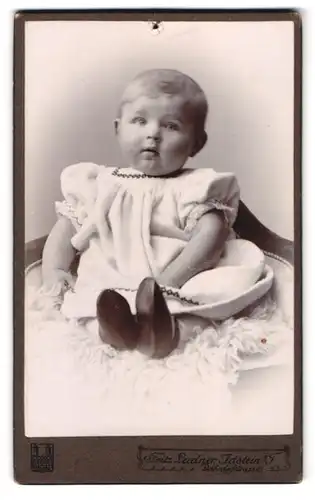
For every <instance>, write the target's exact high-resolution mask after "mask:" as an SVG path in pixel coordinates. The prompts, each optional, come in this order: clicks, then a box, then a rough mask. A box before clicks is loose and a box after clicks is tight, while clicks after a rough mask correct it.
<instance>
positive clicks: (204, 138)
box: [190, 131, 208, 157]
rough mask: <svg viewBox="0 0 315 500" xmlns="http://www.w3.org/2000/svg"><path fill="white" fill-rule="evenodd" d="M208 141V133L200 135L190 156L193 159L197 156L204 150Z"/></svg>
mask: <svg viewBox="0 0 315 500" xmlns="http://www.w3.org/2000/svg"><path fill="white" fill-rule="evenodd" d="M207 140H208V135H207V132H205V131H203V132H202V133H201V134H199V135H198V137H197V138H196V141H195V144H194V147H193V150H192V152H191V155H190V156H191V157H193V156H196V154H197V153H199V151H201V150H202V148H203V147H204V145H205V144H206V142H207Z"/></svg>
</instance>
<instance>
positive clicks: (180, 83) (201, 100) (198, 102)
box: [119, 69, 208, 132]
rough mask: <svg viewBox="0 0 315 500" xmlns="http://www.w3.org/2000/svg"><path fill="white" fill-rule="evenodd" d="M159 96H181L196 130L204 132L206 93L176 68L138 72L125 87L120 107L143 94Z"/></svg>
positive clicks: (120, 110) (120, 109)
mask: <svg viewBox="0 0 315 500" xmlns="http://www.w3.org/2000/svg"><path fill="white" fill-rule="evenodd" d="M143 94H145V95H147V96H149V97H152V98H154V97H158V96H159V95H161V94H168V95H170V96H180V97H182V99H183V105H184V106H185V107H186V109H187V111H188V113H189V116H191V119H192V121H193V122H194V123H195V127H196V132H203V131H204V128H205V121H206V118H207V113H208V102H207V98H206V96H205V93H204V92H203V90H202V89H201V87H200V86H199V85H198V83H197V82H195V80H193V79H192V78H191V77H190V76H188V75H186V74H184V73H182V72H180V71H177V70H174V69H151V70H147V71H144V72H142V73H140V74H138V75H137V76H136V77H135V78H134V79H133V80H132V81H131V82H130V83H129V85H128V86H127V88H126V89H125V91H124V93H123V95H122V99H121V102H120V107H119V116H120V115H121V112H122V109H123V106H124V104H126V103H127V102H132V101H133V100H134V99H136V98H137V97H139V96H141V95H143Z"/></svg>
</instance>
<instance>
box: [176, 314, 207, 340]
mask: <svg viewBox="0 0 315 500" xmlns="http://www.w3.org/2000/svg"><path fill="white" fill-rule="evenodd" d="M176 320H177V323H178V327H179V340H180V343H186V342H187V341H188V340H189V339H191V338H195V337H196V336H197V335H199V334H200V333H201V332H202V331H203V330H205V328H207V327H208V326H210V324H211V321H210V320H208V319H206V318H201V317H200V316H195V315H193V314H181V315H179V316H177V317H176Z"/></svg>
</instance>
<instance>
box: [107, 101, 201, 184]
mask: <svg viewBox="0 0 315 500" xmlns="http://www.w3.org/2000/svg"><path fill="white" fill-rule="evenodd" d="M116 131H117V135H118V138H119V142H120V146H121V149H122V152H123V154H124V155H125V157H126V160H127V161H128V162H129V164H130V166H132V167H133V168H135V169H136V170H139V171H140V172H143V173H145V174H148V175H154V176H160V175H161V176H163V175H167V174H171V173H172V172H175V171H177V170H179V169H180V168H181V167H182V166H183V165H184V164H185V162H186V161H187V159H188V157H189V156H191V155H192V153H193V146H194V134H193V131H194V124H193V123H192V121H191V120H189V117H188V116H187V112H186V111H185V110H184V105H183V100H182V99H181V98H180V97H178V96H169V95H165V94H162V95H159V96H158V97H155V98H151V97H148V96H145V95H143V96H141V97H137V98H136V99H135V100H134V101H132V102H128V103H126V104H124V106H123V111H122V116H121V119H120V120H118V121H117V123H116Z"/></svg>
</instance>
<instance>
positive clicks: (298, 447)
mask: <svg viewBox="0 0 315 500" xmlns="http://www.w3.org/2000/svg"><path fill="white" fill-rule="evenodd" d="M45 20H50V21H51V20H56V21H57V20H77V21H91V20H102V21H104V22H106V21H113V20H115V21H117V20H119V21H122V22H123V21H126V20H128V21H130V20H143V21H162V22H163V21H187V22H189V21H229V22H235V21H250V22H255V21H279V22H280V21H292V22H293V23H294V61H295V63H294V82H295V88H294V241H295V243H294V250H295V251H294V273H295V274H294V281H295V299H294V312H295V327H294V333H295V337H294V352H295V354H294V363H295V371H294V375H295V376H294V395H295V396H294V432H293V434H292V435H284V436H281V435H278V436H162V437H160V436H159V437H157V436H143V437H141V436H136V437H71V438H70V437H69V438H67V437H59V438H41V437H40V436H38V438H28V437H26V436H25V433H24V269H25V254H24V215H25V214H24V211H25V207H24V202H23V201H24V186H25V184H24V69H25V68H24V26H25V23H26V22H27V21H45ZM301 76H302V19H301V14H300V13H299V12H298V11H293V10H251V11H247V10H174V9H171V10H156V11H151V10H63V11H62V10H61V11H58V10H51V11H50V10H44V11H37V10H34V11H21V12H17V13H15V18H14V156H13V158H14V476H15V479H16V481H18V482H19V483H22V484H54V483H58V484H62V483H64V484H66V483H68V484H71V483H72V484H73V483H108V484H116V483H127V484H131V483H136V484H139V483H150V484H154V483H164V484H171V483H223V482H224V483H281V482H285V483H291V482H292V483H294V482H299V481H301V479H302V254H301V245H302V226H301V224H302V214H301V133H302V104H301V92H302V83H301ZM41 444H43V445H44V446H46V445H47V446H48V447H47V448H46V450H48V451H47V453H46V461H45V465H44V466H43V467H42V468H41V467H40V465H38V464H39V462H38V455H36V450H37V448H36V445H41ZM34 445H35V446H34ZM51 445H52V446H51ZM156 453H162V454H160V455H159V456H160V457H164V458H163V460H162V462H161V461H160V462H157V461H156V460H155V458H154V457H156V456H157V455H156ZM178 453H186V455H187V457H188V456H190V457H194V456H196V455H198V454H199V456H201V457H204V458H208V459H209V457H212V458H213V461H211V460H210V462H209V464H219V465H218V467H219V468H217V469H216V471H215V470H212V471H211V467H210V470H209V468H208V470H207V467H206V468H205V467H203V466H202V464H200V463H198V464H192V463H187V462H183V461H182V462H181V463H180V465H178V464H177V463H176V457H177V458H178ZM228 454H230V458H229V459H227V458H226V457H227V456H228ZM270 457H273V458H270ZM36 460H37V461H36ZM231 461H234V462H233V463H236V464H237V466H235V465H234V467H232V470H229V471H228V468H227V469H225V470H224V467H223V468H222V467H221V466H222V464H224V463H225V464H227V462H230V463H231ZM220 464H221V466H220ZM250 464H251V465H250ZM255 464H256V465H257V467H256V466H255ZM271 464H273V465H271ZM220 467H221V468H220ZM205 469H206V470H205ZM247 469H248V470H247ZM39 470H40V471H41V472H39Z"/></svg>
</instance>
